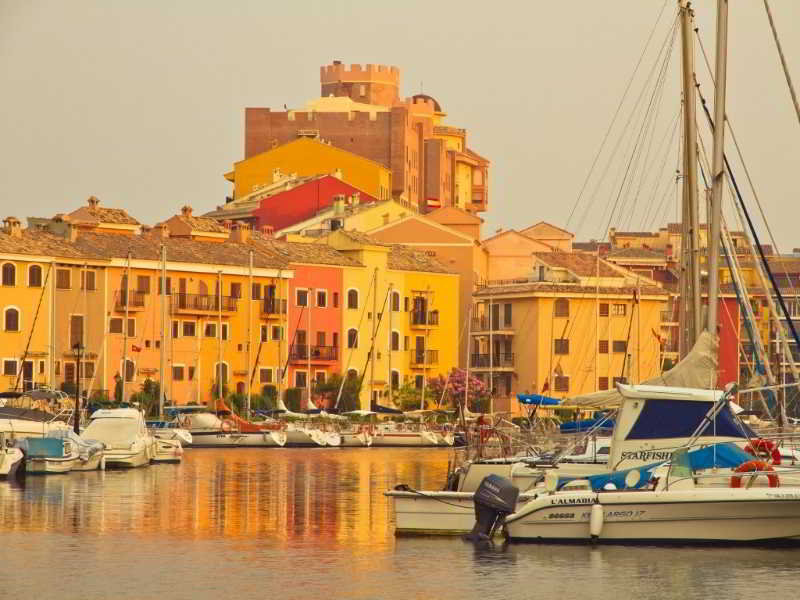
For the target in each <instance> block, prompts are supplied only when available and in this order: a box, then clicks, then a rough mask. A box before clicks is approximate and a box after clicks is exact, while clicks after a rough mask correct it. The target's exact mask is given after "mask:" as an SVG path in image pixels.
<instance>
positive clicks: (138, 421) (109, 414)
mask: <svg viewBox="0 0 800 600" xmlns="http://www.w3.org/2000/svg"><path fill="white" fill-rule="evenodd" d="M83 435H84V437H86V438H87V439H93V440H97V441H99V442H102V443H103V444H104V445H105V448H106V449H105V461H106V466H109V467H124V468H131V467H141V466H144V465H147V464H149V463H150V459H151V458H152V457H153V453H154V449H153V446H154V444H155V439H154V438H153V437H152V436H151V435H150V434H149V433H148V432H147V427H146V425H145V421H144V417H143V416H142V413H141V412H139V411H138V410H136V409H134V408H112V409H101V410H96V411H94V412H93V413H92V415H91V418H90V421H89V425H88V427H86V429H85V430H84V432H83Z"/></svg>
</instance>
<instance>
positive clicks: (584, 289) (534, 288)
mask: <svg viewBox="0 0 800 600" xmlns="http://www.w3.org/2000/svg"><path fill="white" fill-rule="evenodd" d="M636 289H637V288H636V286H620V287H607V286H601V287H600V288H599V289H598V288H597V287H596V286H593V285H577V284H568V283H553V282H550V281H528V282H522V281H520V282H518V283H512V284H507V285H490V286H486V287H484V288H481V289H480V290H478V291H477V292H475V294H474V295H475V296H476V297H486V296H499V295H502V294H523V293H537V292H539V293H544V294H552V293H563V294H588V295H591V294H595V293H599V294H600V295H613V294H618V295H629V296H631V297H632V296H633V294H634V292H635V291H636ZM640 292H641V294H642V295H643V296H667V292H666V290H664V289H662V288H660V287H658V286H653V285H646V286H645V285H643V286H641V288H640Z"/></svg>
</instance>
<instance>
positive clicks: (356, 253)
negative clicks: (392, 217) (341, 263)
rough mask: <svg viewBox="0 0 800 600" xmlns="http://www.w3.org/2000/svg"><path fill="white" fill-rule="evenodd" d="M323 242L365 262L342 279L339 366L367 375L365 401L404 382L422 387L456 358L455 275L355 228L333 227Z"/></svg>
mask: <svg viewBox="0 0 800 600" xmlns="http://www.w3.org/2000/svg"><path fill="white" fill-rule="evenodd" d="M324 243H327V244H329V245H330V246H332V247H334V248H336V249H337V250H338V251H340V252H342V253H343V254H345V255H347V256H351V257H353V258H354V259H356V260H358V262H360V263H361V264H362V265H363V267H345V268H344V273H343V280H342V294H343V298H344V309H343V314H342V337H343V339H344V340H345V345H344V355H343V357H342V365H343V371H344V372H345V373H351V374H355V375H358V376H362V375H363V377H364V384H363V387H362V393H361V406H362V408H369V406H370V399H372V400H373V401H375V402H382V400H381V398H387V399H391V400H393V393H394V390H396V389H398V388H399V387H401V386H402V385H403V384H405V383H410V384H413V385H415V386H416V387H417V388H418V389H420V393H421V391H422V387H423V382H424V381H427V379H429V378H432V377H435V376H437V375H440V374H445V375H446V374H447V373H449V372H450V371H451V370H452V368H453V367H455V366H457V365H458V344H457V343H456V340H458V332H459V319H460V316H459V310H458V294H459V278H458V275H457V274H455V273H452V272H450V271H448V270H447V269H446V268H445V267H443V266H442V265H441V264H440V263H439V262H438V261H436V260H435V259H433V258H431V257H429V256H427V255H425V254H423V253H420V252H415V251H413V250H411V249H409V248H406V247H403V246H393V245H390V244H386V243H383V242H379V241H377V240H375V239H373V238H371V237H370V236H368V235H365V234H362V233H358V232H355V231H345V230H339V231H336V232H334V233H332V234H331V235H330V236H328V237H327V239H325V240H324ZM376 315H377V319H376V318H375V316H376ZM373 336H374V337H373ZM373 339H374V352H373V355H372V356H373V360H370V361H368V360H367V359H368V358H369V353H370V348H371V347H372V341H373ZM390 384H391V388H392V389H391V390H390V389H389V386H390Z"/></svg>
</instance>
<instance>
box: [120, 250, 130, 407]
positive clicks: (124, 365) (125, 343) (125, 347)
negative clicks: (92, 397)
mask: <svg viewBox="0 0 800 600" xmlns="http://www.w3.org/2000/svg"><path fill="white" fill-rule="evenodd" d="M130 289H131V253H130V250H129V251H128V262H127V264H126V266H125V324H124V325H123V327H122V331H123V334H124V335H123V336H122V398H121V400H122V402H125V384H126V382H127V379H128V305H129V304H130Z"/></svg>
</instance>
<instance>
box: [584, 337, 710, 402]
mask: <svg viewBox="0 0 800 600" xmlns="http://www.w3.org/2000/svg"><path fill="white" fill-rule="evenodd" d="M718 349H719V339H718V338H717V337H716V336H712V335H711V334H710V333H709V332H708V331H704V332H703V333H701V334H700V337H699V338H697V343H696V344H695V345H694V347H693V348H692V349H691V350H690V351H689V353H688V354H687V355H686V356H685V357H684V359H683V360H682V361H680V362H678V364H676V365H675V366H674V367H672V368H671V369H670V370H669V371H667V372H665V373H662V374H661V375H658V376H657V377H653V378H652V379H648V380H647V381H642V382H641V385H663V386H668V387H684V388H699V389H704V390H707V389H713V388H714V386H715V385H716V379H717V352H718ZM621 403H622V394H620V393H619V392H618V391H617V390H609V391H607V392H597V393H594V394H584V395H583V396H576V397H575V398H573V399H572V400H571V401H570V404H573V405H576V406H597V407H603V408H611V407H614V408H616V407H617V406H619V405H620V404H621Z"/></svg>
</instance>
